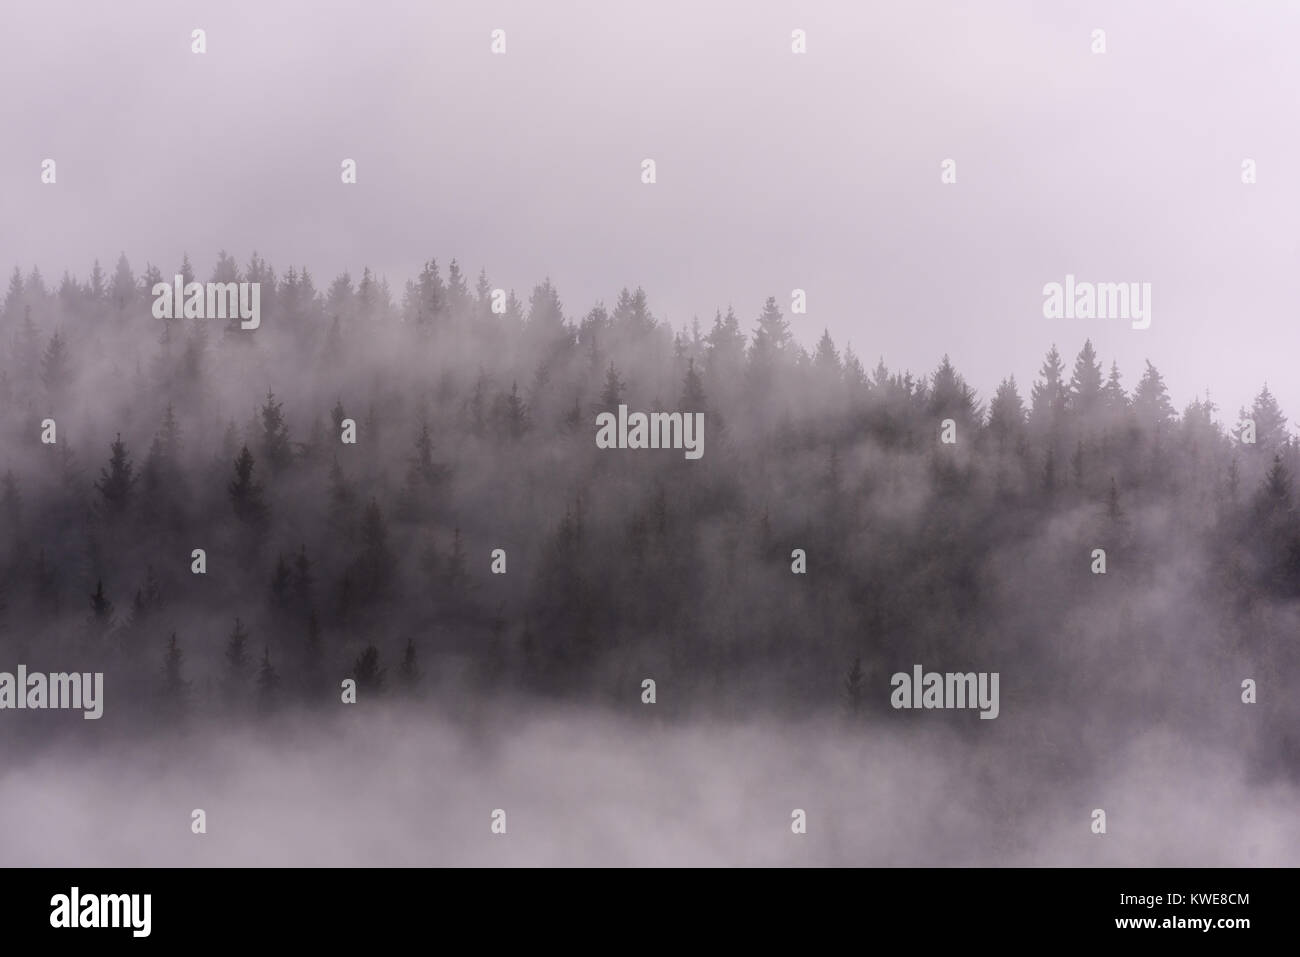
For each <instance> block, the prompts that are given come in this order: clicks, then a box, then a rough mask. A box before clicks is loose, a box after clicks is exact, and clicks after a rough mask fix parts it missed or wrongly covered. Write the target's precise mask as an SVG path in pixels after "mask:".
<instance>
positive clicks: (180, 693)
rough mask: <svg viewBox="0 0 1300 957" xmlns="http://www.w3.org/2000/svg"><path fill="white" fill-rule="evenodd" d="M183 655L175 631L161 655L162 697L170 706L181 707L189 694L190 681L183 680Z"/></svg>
mask: <svg viewBox="0 0 1300 957" xmlns="http://www.w3.org/2000/svg"><path fill="white" fill-rule="evenodd" d="M184 664H185V655H184V654H183V653H182V652H181V649H180V646H179V645H177V643H176V632H174V631H173V632H172V636H171V638H170V639H168V641H167V653H166V655H164V656H163V699H164V701H165V702H167V704H168V705H170V706H171V707H172V708H179V707H182V706H183V705H184V703H185V700H186V698H187V697H188V696H189V690H190V683H189V682H188V681H186V680H185V676H184V674H183V671H182V668H183V666H184Z"/></svg>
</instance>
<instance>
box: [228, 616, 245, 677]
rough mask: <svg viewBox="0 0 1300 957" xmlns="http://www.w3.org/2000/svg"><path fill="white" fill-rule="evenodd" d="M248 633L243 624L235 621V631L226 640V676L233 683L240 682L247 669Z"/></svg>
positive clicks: (237, 620)
mask: <svg viewBox="0 0 1300 957" xmlns="http://www.w3.org/2000/svg"><path fill="white" fill-rule="evenodd" d="M247 645H248V632H247V631H245V630H244V623H243V622H242V621H240V620H239V619H238V618H236V619H235V630H234V631H232V632H231V633H230V637H229V638H227V639H226V675H227V677H228V678H229V679H230V680H231V681H232V682H233V683H238V682H240V681H242V679H243V677H244V674H245V672H246V670H247V668H248V649H247Z"/></svg>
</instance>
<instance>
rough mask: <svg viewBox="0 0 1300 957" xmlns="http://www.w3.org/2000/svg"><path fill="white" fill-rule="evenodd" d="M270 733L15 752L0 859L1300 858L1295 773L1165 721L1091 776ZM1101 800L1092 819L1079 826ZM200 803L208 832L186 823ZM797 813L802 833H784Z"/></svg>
mask: <svg viewBox="0 0 1300 957" xmlns="http://www.w3.org/2000/svg"><path fill="white" fill-rule="evenodd" d="M646 710H647V711H649V708H647V709H646ZM945 717H946V716H945ZM930 727H931V728H935V729H937V728H938V724H937V723H931V724H930ZM983 727H984V725H983V724H982V723H981V729H982V728H983ZM981 733H985V732H983V731H982V730H981ZM1003 733H1005V732H1003ZM275 734H276V735H277V737H276V738H275V739H274V740H272V739H270V738H269V737H267V735H266V733H264V732H263V731H262V730H260V729H258V728H256V727H251V728H245V729H243V730H228V731H224V732H216V731H213V732H204V733H202V734H199V733H197V732H196V733H192V734H188V735H182V736H179V737H175V738H170V739H167V740H166V741H163V740H154V741H145V740H139V741H134V742H131V743H127V742H118V743H114V744H112V745H111V746H108V747H104V748H96V749H94V750H91V749H90V748H86V749H85V750H78V751H75V752H74V751H70V750H69V749H68V746H66V745H65V746H59V748H58V750H54V751H49V752H45V753H40V754H36V755H32V756H29V757H26V758H22V759H19V760H18V761H17V762H15V763H6V765H5V767H4V771H3V776H2V777H0V808H3V814H0V864H3V865H6V866H12V865H18V866H23V865H36V866H46V865H51V866H52V865H61V866H122V865H125V866H148V865H160V866H167V865H172V866H176V865H179V866H189V865H209V866H212V865H215V866H237V865H257V866H267V865H308V866H320V865H325V866H336V865H398V866H410V865H557V864H558V865H652V866H658V865H739V864H743V865H808V864H821V865H828V864H829V865H887V866H902V865H976V864H992V865H1000V864H1011V865H1026V864H1037V865H1067V864H1071V865H1077V864H1083V865H1100V864H1109V865H1127V866H1158V865H1170V866H1185V865H1229V866H1231V865H1265V866H1268V865H1274V866H1279V865H1289V866H1295V865H1297V864H1300V815H1297V814H1296V813H1295V810H1296V807H1297V805H1298V804H1300V800H1298V799H1300V795H1298V794H1297V793H1296V790H1295V788H1294V786H1292V785H1289V784H1285V783H1281V780H1280V779H1279V781H1277V782H1275V783H1267V782H1252V781H1250V775H1248V774H1247V772H1246V771H1245V769H1244V768H1243V765H1242V763H1241V762H1239V761H1238V760H1237V759H1236V758H1235V757H1234V755H1233V754H1231V753H1228V752H1227V751H1215V750H1213V749H1212V748H1205V749H1195V748H1188V747H1186V746H1185V745H1184V744H1182V743H1180V742H1178V741H1176V740H1174V739H1172V738H1170V737H1169V736H1167V735H1166V734H1164V733H1152V734H1148V735H1145V736H1141V737H1138V738H1136V739H1135V740H1133V741H1132V742H1131V743H1130V745H1129V746H1127V747H1125V748H1124V749H1122V750H1121V751H1119V752H1116V753H1114V754H1112V755H1111V757H1110V758H1109V759H1108V760H1107V761H1106V762H1105V766H1104V768H1102V767H1098V768H1095V769H1094V771H1093V773H1091V774H1090V775H1088V774H1085V775H1084V778H1085V780H1081V781H1072V780H1059V781H1056V780H1052V778H1053V776H1052V775H1051V774H1045V773H1043V770H1042V768H1043V767H1045V766H1049V765H1051V763H1052V761H1053V760H1054V758H1053V755H1052V754H1051V751H1050V747H1048V748H1047V749H1046V750H1042V749H1035V748H1032V747H1029V748H1026V747H1019V746H1016V747H1013V746H1011V743H1010V741H1009V739H1008V740H1006V741H1004V742H1001V741H1000V742H999V743H987V744H986V745H984V746H981V747H979V748H968V747H965V746H963V745H962V744H961V743H960V742H959V740H958V739H957V737H955V736H953V735H952V734H951V733H950V732H949V731H948V730H934V731H924V730H922V729H921V728H920V725H919V724H916V723H914V724H912V725H911V728H910V729H907V730H902V729H900V727H899V726H894V727H890V728H888V729H885V728H883V727H881V725H879V724H877V725H869V726H858V727H853V728H850V727H846V726H845V725H844V724H843V723H835V722H831V723H789V722H787V723H784V724H777V723H775V722H771V723H763V722H751V723H721V722H713V723H699V724H694V725H685V724H681V725H673V724H670V723H656V720H655V719H654V718H653V717H649V718H645V719H642V718H640V716H637V715H633V716H620V715H616V714H611V713H601V712H586V713H577V712H574V713H568V714H558V713H550V714H539V713H536V712H534V713H529V714H527V715H524V714H517V713H514V712H512V713H511V714H509V715H507V714H505V713H499V714H496V715H495V716H492V717H490V718H479V719H474V718H471V719H465V720H457V721H455V722H453V721H450V720H448V719H447V718H445V717H441V716H435V715H433V714H427V713H426V714H421V713H420V712H414V711H412V710H410V709H407V710H403V711H400V712H399V711H396V710H394V711H388V712H371V713H368V714H367V713H363V712H361V711H360V710H352V709H349V712H348V713H346V714H341V715H340V716H338V717H333V718H329V719H318V718H307V717H299V718H296V719H293V720H292V721H291V722H288V723H286V725H282V726H281V728H279V729H277V731H276V732H275ZM987 734H989V735H990V736H994V737H996V735H997V734H999V732H998V731H997V730H996V729H992V728H990V729H989V730H988V732H987ZM1036 762H1037V764H1036ZM1035 768H1037V770H1034V769H1035ZM1095 807H1102V808H1104V809H1105V810H1106V812H1107V815H1108V833H1107V834H1106V835H1105V836H1097V835H1094V834H1092V833H1091V832H1090V830H1089V822H1090V813H1091V811H1092V809H1093V808H1095ZM194 808H203V809H204V810H205V811H206V812H207V833H206V834H205V835H194V834H191V832H190V813H191V810H192V809H194ZM495 808H502V809H504V810H505V811H506V812H507V825H508V831H507V833H506V834H505V835H504V836H499V835H493V834H492V833H491V830H490V822H491V814H492V811H493V810H494V809H495ZM794 808H802V809H804V810H806V811H807V815H808V832H807V834H806V835H802V836H796V835H794V834H792V833H791V828H790V820H791V811H792V809H794Z"/></svg>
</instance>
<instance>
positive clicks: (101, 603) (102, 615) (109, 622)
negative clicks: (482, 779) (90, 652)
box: [42, 553, 113, 636]
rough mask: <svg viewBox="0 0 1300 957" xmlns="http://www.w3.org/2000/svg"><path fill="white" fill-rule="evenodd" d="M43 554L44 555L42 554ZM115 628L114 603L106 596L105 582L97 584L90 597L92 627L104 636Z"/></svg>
mask: <svg viewBox="0 0 1300 957" xmlns="http://www.w3.org/2000/svg"><path fill="white" fill-rule="evenodd" d="M42 554H43V553H42ZM112 626H113V603H112V602H111V601H109V600H108V596H107V595H105V594H104V582H103V581H102V580H100V581H97V582H95V591H94V594H92V595H91V596H90V627H91V630H92V631H93V632H95V633H96V634H98V635H100V636H103V635H106V634H108V631H109V629H110V628H111V627H112Z"/></svg>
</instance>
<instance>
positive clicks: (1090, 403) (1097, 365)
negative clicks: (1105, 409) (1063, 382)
mask: <svg viewBox="0 0 1300 957" xmlns="http://www.w3.org/2000/svg"><path fill="white" fill-rule="evenodd" d="M1101 376H1102V373H1101V362H1100V361H1099V360H1098V359H1097V352H1096V350H1094V349H1093V347H1092V340H1091V339H1086V340H1084V343H1083V348H1082V349H1081V350H1079V355H1078V357H1077V358H1076V359H1075V360H1074V374H1073V375H1072V376H1071V377H1070V392H1069V403H1070V406H1071V408H1073V409H1074V411H1076V412H1078V413H1079V414H1080V415H1083V416H1089V415H1091V414H1092V413H1093V411H1094V410H1096V409H1097V408H1098V406H1100V404H1101V399H1102V385H1101Z"/></svg>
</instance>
